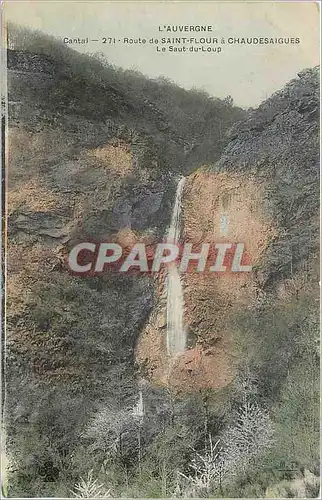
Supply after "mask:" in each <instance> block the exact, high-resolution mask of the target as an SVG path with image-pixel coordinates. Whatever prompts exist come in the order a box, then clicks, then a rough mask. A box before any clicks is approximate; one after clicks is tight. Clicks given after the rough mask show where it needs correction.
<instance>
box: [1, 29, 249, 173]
mask: <svg viewBox="0 0 322 500" xmlns="http://www.w3.org/2000/svg"><path fill="white" fill-rule="evenodd" d="M8 46H9V50H8V69H9V70H11V72H15V71H19V73H20V79H21V87H20V88H19V85H18V84H16V85H15V89H14V91H15V92H14V93H15V95H14V96H13V99H14V100H15V101H17V100H20V99H24V100H26V97H27V98H28V100H29V102H34V103H35V104H36V105H37V106H41V107H42V108H44V109H46V110H47V111H49V110H51V111H52V112H54V113H55V115H57V113H60V114H63V113H64V114H66V113H72V114H73V115H77V116H82V117H85V118H87V119H89V120H95V121H105V120H106V119H108V118H113V119H116V120H120V121H122V123H123V125H126V126H128V127H134V128H135V129H139V130H143V131H145V132H147V133H151V134H154V135H156V134H159V135H163V136H165V135H166V136H167V140H169V139H170V140H173V141H175V142H176V143H177V144H178V145H179V146H180V147H182V149H183V153H184V159H185V163H187V164H188V165H189V166H190V168H191V166H192V165H194V164H195V162H196V160H197V161H199V162H201V163H202V162H205V163H206V162H208V161H210V160H213V159H218V158H219V156H220V153H221V151H222V148H223V145H224V142H225V131H226V130H227V129H228V128H229V127H230V126H231V125H232V124H233V123H234V122H235V121H236V120H239V119H241V118H242V117H244V115H245V111H244V110H242V109H241V108H239V107H237V106H234V105H233V103H232V99H231V98H230V97H227V98H226V99H218V98H215V97H212V96H210V95H208V94H207V93H206V92H204V91H203V90H197V89H192V90H185V89H183V88H181V87H179V86H178V85H176V84H175V83H174V82H172V81H170V80H168V79H167V78H165V77H162V76H161V77H159V78H156V79H150V78H147V77H145V76H144V75H142V74H141V73H139V72H138V71H134V70H123V69H122V68H119V67H116V66H113V65H111V64H109V62H108V61H107V59H106V58H105V57H104V56H103V54H98V53H97V54H91V55H86V54H80V53H78V52H76V51H75V50H72V49H70V48H69V47H68V46H66V44H64V43H63V42H62V41H60V40H58V39H56V38H54V37H51V36H48V35H45V34H43V33H41V32H38V31H31V30H29V29H27V28H23V27H18V26H15V25H12V24H9V26H8ZM12 49H13V50H12ZM22 72H25V73H29V74H30V73H33V75H32V78H29V79H28V81H27V82H24V78H22V76H21V73H22ZM31 80H33V81H34V82H33V81H31ZM23 82H24V83H27V85H25V84H23ZM36 82H37V85H35V83H36ZM9 98H10V97H9ZM24 116H25V119H26V116H27V114H26V113H24ZM181 163H182V162H181Z"/></svg>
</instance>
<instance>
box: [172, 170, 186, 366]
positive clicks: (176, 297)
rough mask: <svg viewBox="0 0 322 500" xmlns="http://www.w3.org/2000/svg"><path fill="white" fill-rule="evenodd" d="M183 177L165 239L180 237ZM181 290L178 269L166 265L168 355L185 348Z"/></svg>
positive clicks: (175, 239)
mask: <svg viewBox="0 0 322 500" xmlns="http://www.w3.org/2000/svg"><path fill="white" fill-rule="evenodd" d="M184 183H185V178H184V177H182V178H181V179H180V181H179V182H178V186H177V192H176V198H175V203H174V207H173V212H172V217H171V224H170V227H169V230H168V235H167V241H168V242H169V243H177V242H178V241H179V237H180V222H181V217H180V216H181V198H182V192H183V186H184ZM183 309H184V302H183V290H182V284H181V279H180V275H179V271H178V269H177V266H176V264H175V263H172V264H170V265H169V267H168V274H167V352H168V355H169V356H171V357H172V356H176V355H177V354H180V353H182V352H183V351H184V350H185V348H186V333H185V331H184V326H183Z"/></svg>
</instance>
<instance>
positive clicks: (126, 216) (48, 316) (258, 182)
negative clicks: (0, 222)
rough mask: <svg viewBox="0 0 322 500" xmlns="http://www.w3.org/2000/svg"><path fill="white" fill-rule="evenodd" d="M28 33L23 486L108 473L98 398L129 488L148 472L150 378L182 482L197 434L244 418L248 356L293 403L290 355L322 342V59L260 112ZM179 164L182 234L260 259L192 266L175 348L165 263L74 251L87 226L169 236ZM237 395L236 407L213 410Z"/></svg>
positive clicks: (15, 246)
mask: <svg viewBox="0 0 322 500" xmlns="http://www.w3.org/2000/svg"><path fill="white" fill-rule="evenodd" d="M28 36H29V38H28ZM28 36H27V37H26V36H25V35H24V37H23V43H22V42H21V40H20V42H19V43H17V46H16V47H15V50H10V51H9V52H8V79H9V158H8V162H9V175H8V279H7V311H8V313H7V322H8V328H7V339H6V341H7V368H6V374H7V398H6V411H7V442H8V450H9V455H10V454H11V456H14V457H15V472H14V473H13V474H12V477H13V480H12V484H13V486H12V490H11V491H12V495H11V496H13V495H14V496H22V495H29V496H39V495H41V496H60V497H62V496H66V494H67V493H68V494H69V493H70V488H71V486H72V485H73V484H74V483H75V481H76V480H78V479H79V476H80V475H84V474H86V473H87V472H88V464H87V458H84V457H89V460H90V463H91V464H92V463H93V464H94V465H93V467H96V468H97V470H101V469H102V467H103V466H102V463H103V464H106V456H107V455H106V448H104V446H105V444H106V443H105V441H104V446H103V448H102V449H100V448H95V446H96V444H97V443H96V444H95V445H94V444H93V442H90V441H86V439H89V438H88V434H86V432H85V431H86V429H87V430H88V428H90V430H91V432H92V431H93V429H94V431H95V432H96V431H97V429H98V431H97V432H98V434H99V432H101V431H100V429H99V426H100V415H101V413H100V412H99V411H100V409H101V408H102V407H103V408H105V410H104V411H105V414H106V413H108V418H109V420H108V422H109V424H108V425H109V427H108V429H107V431H106V432H105V430H104V429H105V427H104V428H103V430H104V433H103V434H104V436H103V437H104V439H105V438H106V435H108V436H110V435H111V436H114V435H116V436H117V437H116V441H117V442H118V444H116V445H115V450H116V451H115V450H114V451H115V456H114V455H113V457H114V458H112V459H111V460H112V465H113V467H115V469H116V470H117V471H118V473H119V474H120V476H119V477H121V478H122V479H121V480H120V479H116V480H115V484H116V486H117V482H118V481H119V483H120V482H121V483H122V484H125V481H128V478H129V474H128V471H129V470H130V471H132V472H133V471H134V472H133V474H134V475H133V477H135V473H136V472H135V470H136V469H135V467H136V465H137V464H136V462H137V455H136V444H134V441H135V443H136V439H137V428H136V427H135V428H134V427H133V428H132V427H130V424H129V421H128V420H127V418H128V417H127V415H128V414H127V412H128V411H129V409H130V410H131V408H132V407H133V406H134V405H135V404H136V403H137V396H138V391H139V389H140V387H141V388H142V383H140V379H141V382H142V378H144V379H145V381H146V386H145V393H144V398H145V399H144V405H145V411H146V412H147V418H146V420H145V422H144V425H146V427H144V428H143V431H142V440H141V441H140V446H142V450H143V451H144V453H145V454H146V455H145V457H147V458H146V460H147V462H149V460H151V463H154V462H153V460H154V461H155V463H157V464H158V467H159V468H160V470H161V469H162V470H164V469H163V468H162V467H165V465H164V464H165V462H164V458H163V457H164V455H163V454H162V453H165V455H166V463H168V459H169V466H168V467H169V468H170V469H171V470H170V472H169V477H170V476H171V474H173V471H174V470H177V468H178V467H181V466H182V467H184V466H186V465H187V460H188V459H186V456H187V449H188V448H189V449H192V445H193V446H194V447H196V449H200V443H201V442H203V443H204V442H205V439H206V440H207V439H208V431H211V432H213V433H214V435H217V434H216V433H218V432H221V431H222V428H223V427H224V426H225V425H229V424H230V423H231V422H230V418H231V408H232V407H239V406H240V405H241V404H242V402H243V401H244V399H242V398H244V396H245V394H246V392H245V391H246V389H244V388H243V389H242V390H243V391H244V392H242V396H241V395H240V394H241V392H240V389H239V388H238V387H239V386H238V383H239V381H240V379H241V378H242V376H243V373H244V371H243V370H244V368H245V366H246V367H247V370H248V372H250V373H251V377H250V379H251V380H256V384H257V386H256V387H258V388H257V389H256V391H258V394H260V396H258V399H260V398H262V399H263V400H264V401H265V402H267V404H270V405H271V406H272V407H273V405H275V404H276V401H277V400H278V398H279V397H280V398H281V401H282V402H280V403H279V404H280V407H281V408H282V409H283V408H284V407H283V404H284V401H285V398H286V396H287V390H288V387H289V386H287V384H288V383H289V382H288V381H289V377H292V376H294V377H295V376H296V373H295V375H294V373H293V372H294V370H293V367H294V366H296V367H297V366H300V367H302V368H303V367H304V368H305V367H306V366H310V367H313V366H315V365H314V363H315V358H314V359H313V357H312V356H313V355H314V352H315V351H314V346H313V347H312V345H313V344H314V341H313V340H312V339H311V337H310V336H309V335H306V334H305V335H304V334H303V331H304V330H305V331H309V332H310V331H311V330H310V328H311V324H313V323H314V320H313V319H312V318H313V316H314V314H316V302H315V301H316V298H315V295H314V290H315V287H316V281H315V280H316V271H315V267H314V266H315V264H314V262H315V261H314V258H315V257H316V252H317V221H318V215H317V209H318V190H317V188H316V183H317V181H318V166H319V161H318V150H319V146H318V144H319V135H318V74H317V70H316V69H313V70H306V71H304V72H302V73H300V75H299V78H297V79H295V80H293V81H292V82H290V83H289V84H288V85H286V87H285V88H284V89H283V90H282V91H280V92H278V93H276V94H275V95H273V96H272V97H271V98H270V99H268V100H267V101H266V102H264V103H263V104H262V105H261V106H260V107H259V108H258V109H256V110H253V111H250V112H248V113H247V115H246V116H245V113H244V112H242V111H241V110H240V109H238V108H236V107H234V106H232V104H231V103H229V102H225V101H221V100H217V99H212V98H210V97H209V96H205V95H204V94H202V93H196V92H186V91H184V90H182V89H180V88H178V87H176V86H175V85H173V84H171V83H169V82H165V81H149V80H147V79H145V78H144V77H143V76H142V75H137V74H131V72H122V71H120V70H115V69H113V68H111V67H109V66H108V65H107V64H106V62H104V63H102V62H100V61H98V60H97V59H93V58H89V57H86V56H81V55H80V54H76V53H75V52H73V51H71V50H70V49H67V48H66V47H62V46H61V45H59V44H57V42H56V41H53V40H51V39H47V38H46V37H42V36H40V35H38V34H36V35H32V36H31V37H30V35H28ZM39 37H40V38H39ZM18 38H19V37H18ZM235 122H237V123H236V124H235V125H234V126H233V127H232V128H231V126H232V125H233V123H235ZM230 128H231V130H230V132H229V135H228V137H226V135H225V134H226V131H227V130H228V129H230ZM179 174H185V175H186V176H187V180H186V183H185V188H184V193H183V207H182V208H183V212H182V217H183V220H182V239H183V241H185V242H191V243H193V244H196V245H198V244H200V243H201V242H209V243H219V242H225V241H229V242H232V243H235V242H236V243H237V242H242V243H244V244H245V248H246V252H247V258H248V259H249V260H250V262H251V264H252V265H253V272H252V273H245V274H242V273H240V274H238V275H236V274H235V275H233V274H232V273H229V272H227V273H223V274H222V275H221V276H219V275H214V274H212V275H207V274H206V273H205V274H203V273H197V272H195V271H194V270H192V272H190V273H187V274H186V275H185V276H184V277H183V279H182V283H183V293H184V301H185V311H184V323H185V328H186V331H187V336H188V345H187V349H186V351H185V352H184V353H183V354H181V355H179V356H178V357H177V358H176V359H175V360H174V361H173V362H171V363H170V362H169V360H168V358H167V355H166V345H165V329H166V310H165V308H166V296H165V293H166V290H165V276H164V275H163V274H162V273H161V274H160V275H159V276H157V277H151V276H137V275H126V276H120V274H113V273H109V274H107V275H105V276H100V277H75V276H71V275H70V274H69V273H68V272H67V270H66V266H65V256H66V254H67V253H68V252H69V250H70V249H71V247H72V246H73V245H74V244H75V243H77V242H79V241H84V240H98V241H102V240H109V239H113V240H116V241H119V242H120V243H122V244H123V245H125V246H126V245H130V244H131V243H132V242H134V241H138V240H140V241H142V240H143V241H159V240H160V239H161V238H163V237H164V235H165V234H166V230H167V227H168V225H169V222H170V216H171V210H172V205H173V200H174V194H175V187H176V182H177V178H178V175H179ZM303 308H305V311H307V314H305V318H303ZM304 345H305V349H306V348H307V350H308V351H309V355H310V356H311V357H309V358H305V356H306V354H305V353H306V351H305V349H304V347H303V346H304ZM302 347H303V349H304V350H303V349H302ZM301 349H302V351H301ZM304 351H305V352H304ZM303 352H304V354H305V355H304V354H303ZM312 353H313V354H312ZM302 355H303V356H302ZM301 356H302V357H301ZM302 359H305V363H306V364H305V365H304V364H301V362H302ZM308 360H309V361H308ZM312 360H313V361H312ZM309 363H311V364H309ZM302 368H301V370H302ZM304 368H303V371H305V373H309V374H310V373H311V372H310V371H309V370H306V368H305V370H304ZM292 370H293V371H292ZM248 372H247V373H248ZM301 376H302V375H301ZM290 380H291V382H290V387H293V385H294V384H293V385H292V378H291V379H290ZM236 381H237V382H236ZM310 383H311V382H310ZM159 386H161V389H158V387H159ZM164 387H165V388H166V390H163V389H162V388H164ZM224 387H226V388H228V391H227V392H220V389H222V388H224ZM310 387H311V386H310ZM213 389H216V391H213V392H212V390H213ZM229 390H230V391H231V392H230V393H229V394H230V395H231V401H232V402H231V401H229V403H227V405H228V406H227V407H226V406H225V404H226V403H225V401H224V399H225V398H224V397H223V401H224V403H223V408H224V409H225V408H226V409H227V408H228V409H227V412H226V413H225V414H224V410H223V409H222V408H220V411H217V409H218V405H219V406H220V405H221V403H220V401H221V399H220V397H221V396H222V394H224V395H226V396H227V394H228V392H229ZM283 390H284V393H283ZM238 391H239V392H238ZM191 393H193V395H192V396H191ZM236 394H237V396H236ZM280 394H281V396H280ZM285 394H286V396H285ZM310 394H311V393H310ZM199 395H201V396H200V397H201V398H202V399H201V400H200V401H199V400H198V397H199ZM217 396H218V398H219V399H216V398H217ZM226 396H225V397H226ZM252 397H253V395H252ZM254 397H257V393H256V394H255V396H254ZM194 398H195V399H194ZM234 398H235V399H234ZM238 398H239V399H238ZM283 398H284V399H283ZM299 400H301V398H299ZM218 401H219V404H218ZM301 401H302V400H301ZM212 403H213V407H211V404H212ZM176 405H177V406H176ZM302 406H306V405H302ZM182 407H185V408H186V410H185V411H183V410H182ZM280 407H279V406H277V407H275V406H274V412H275V413H276V414H277V425H280V426H281V427H282V425H283V422H284V421H285V415H288V413H287V411H285V414H283V412H281V414H280V417H278V412H279V411H280ZM214 408H215V409H214ZM276 408H277V409H276ZM310 408H311V407H310ZM106 409H107V410H106ZM225 411H226V410H225ZM299 411H300V410H299ZM310 411H311V410H310ZM195 414H196V415H195ZM201 414H202V421H201V418H200V415H201ZM93 415H94V417H93ZM131 415H132V413H131ZM97 416H98V417H97ZM96 417H97V418H98V421H97V422H98V423H97V422H96V420H95V418H96ZM92 418H94V420H95V422H96V423H95V422H94V424H95V425H96V427H95V425H94V424H93V422H92V420H91V419H92ZM278 418H280V422H278ZM310 418H311V414H310ZM131 422H132V421H131ZM303 422H304V424H305V422H306V421H305V419H303ZM104 425H105V424H104ZM131 425H132V424H131ZM305 425H306V424H305ZM309 425H310V426H311V427H314V422H313V423H312V421H311V420H310V422H309ZM113 426H114V427H113ZM127 426H129V427H127ZM176 426H177V427H176ZM311 427H310V428H311ZM161 428H162V433H160V432H159V431H160V429H161ZM299 428H300V426H299ZM111 429H112V430H111ZM133 429H134V430H133ZM185 429H186V430H187V435H188V438H187V436H185V437H184V440H185V443H186V445H185V447H181V446H182V445H181V444H180V443H181V440H182V432H183V431H184V430H185ZM282 429H283V427H282ZM94 431H93V432H94ZM123 431H124V432H123ZM95 432H94V434H95ZM175 432H178V436H179V437H178V439H177V440H176V439H173V436H176V434H175ZM184 432H186V431H184ZM283 432H284V434H285V429H284V431H283ZM283 432H281V434H283ZM123 434H124V436H125V437H124V441H122V438H121V437H122V436H123ZM161 434H162V435H161ZM84 436H85V437H84ZM86 436H87V437H86ZM140 439H141V437H140ZM281 439H282V438H281ZM163 440H164V441H163ZM305 440H306V434H305ZM116 441H115V442H116ZM291 441H292V443H293V441H294V440H293V436H290V442H291ZM89 443H90V445H89ZM164 443H165V444H164ZM178 443H179V444H178ZM113 446H114V445H113ZM198 446H199V448H198ZM292 446H293V444H292ZM308 447H309V448H310V450H309V452H308V454H307V456H309V459H307V463H313V459H312V456H313V452H312V449H313V448H312V446H311V444H310V445H308ZM285 448H287V450H288V449H291V445H289V443H287V444H286V445H285ZM108 449H109V450H110V448H108ZM163 449H165V452H164V451H162V450H163ZM93 450H94V452H93ZM102 450H103V451H102ZM142 450H141V449H140V450H139V452H140V455H139V456H140V460H141V458H142V456H141V451H142ZM160 450H161V451H160ZM292 450H293V451H292V453H293V452H294V446H293V448H292ZM114 451H113V453H114ZM172 451H173V455H171V457H170V458H169V453H170V452H171V453H172ZM171 453H170V454H171ZM276 453H277V454H278V452H276ZM310 453H311V455H310ZM301 455H302V450H301V451H300V452H299V453H298V456H301ZM305 456H306V455H305ZM93 457H94V458H93ZM151 457H152V458H151ZM160 457H161V458H160ZM178 457H179V458H178ZM113 460H114V461H113ZM185 460H186V461H185ZM85 462H86V463H85ZM307 463H305V464H304V466H305V467H307ZM104 467H105V465H104ZM146 467H147V470H149V468H148V467H149V464H148V465H147V466H146ZM150 467H151V466H150ZM173 467H175V468H176V469H174V468H173ZM276 467H280V463H279V462H278V465H276ZM117 468H119V469H117ZM139 469H140V470H139V480H140V481H141V483H142V476H141V472H142V470H141V463H140V466H139ZM172 469H173V470H172ZM113 470H114V469H113ZM124 470H125V471H126V477H125V475H123V476H122V474H124ZM155 470H156V466H155V468H154V469H153V474H151V476H153V477H154V474H155ZM187 470H188V469H186V471H187ZM187 474H188V472H187ZM171 477H172V476H171ZM62 478H63V479H62ZM114 479H115V478H114ZM163 479H164V478H163V477H162V481H163ZM104 480H105V479H104ZM59 481H61V482H63V483H64V485H63V487H62V490H59V491H58V489H59V488H58V486H57V487H56V483H57V484H58V483H59ZM59 484H61V483H59ZM162 484H163V483H162ZM66 485H67V486H66ZM117 487H119V486H117ZM122 487H123V486H122ZM57 488H58V489H57ZM117 491H121V490H120V489H119V490H117ZM140 491H141V490H140ZM57 492H58V493H57ZM66 492H67V493H66ZM145 494H146V492H144V495H145ZM127 496H131V495H129V494H128V492H127ZM138 496H142V495H139V494H138ZM230 496H234V495H230Z"/></svg>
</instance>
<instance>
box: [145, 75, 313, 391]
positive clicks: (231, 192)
mask: <svg viewBox="0 0 322 500" xmlns="http://www.w3.org/2000/svg"><path fill="white" fill-rule="evenodd" d="M318 78H319V76H318V70H317V69H314V70H307V71H303V72H302V73H300V74H299V77H298V78H297V79H295V80H293V81H291V82H290V83H289V84H288V85H287V86H286V87H285V89H283V90H282V91H280V92H278V93H276V94H275V95H274V96H272V97H271V98H270V99H268V101H266V102H264V103H263V104H262V105H261V106H260V107H259V108H258V109H257V110H254V111H252V112H250V113H249V115H248V117H247V119H246V120H245V121H244V122H240V123H238V124H237V125H235V126H233V127H232V129H231V130H230V131H229V137H230V142H229V143H228V145H227V147H226V148H225V150H224V151H223V154H222V157H221V159H220V160H219V161H218V162H217V163H215V164H214V165H209V166H204V167H203V168H202V169H200V170H199V171H198V172H196V173H194V174H191V175H190V176H189V177H188V179H187V182H186V185H185V191H184V203H183V219H184V222H183V241H184V242H189V243H192V244H193V245H194V247H195V248H198V245H199V244H200V243H202V242H207V243H212V244H214V243H221V242H222V243H224V242H229V243H237V242H242V243H244V245H245V251H246V255H247V258H248V259H249V260H250V262H251V264H252V266H253V272H252V273H231V272H227V273H215V274H212V273H204V274H202V273H199V272H197V271H196V268H195V269H194V270H193V272H191V273H187V274H185V275H184V277H183V285H184V300H185V328H186V330H187V331H188V333H189V336H190V338H191V339H192V340H191V342H190V346H189V349H188V350H187V351H186V352H185V353H184V354H182V355H181V356H179V358H178V359H177V360H176V362H175V364H174V365H171V367H170V368H169V360H168V359H167V356H166V349H165V343H164V337H165V336H164V329H165V326H166V325H165V300H164V297H163V296H162V294H161V299H160V302H159V309H158V311H156V312H155V313H154V317H153V318H152V321H151V324H150V325H149V327H148V329H147V330H146V331H145V332H144V333H143V334H142V336H141V342H140V343H139V346H138V359H139V361H140V363H141V364H142V366H143V367H144V370H146V372H147V373H148V374H149V376H150V377H151V378H152V380H154V381H155V382H156V383H161V384H166V385H167V384H168V385H169V384H170V386H172V387H176V388H177V389H179V390H184V391H195V390H199V389H205V388H218V387H223V386H225V385H227V384H229V382H231V381H232V380H233V378H234V376H235V374H236V370H235V369H236V366H238V364H240V363H241V362H242V360H241V359H240V352H239V347H238V341H236V335H235V340H234V335H233V331H234V330H235V329H236V326H233V325H232V321H231V319H232V317H235V316H236V315H238V314H242V313H243V311H248V313H250V314H254V316H255V315H256V314H258V312H259V311H260V310H261V308H262V307H265V303H267V301H270V300H271V299H272V296H274V294H275V293H276V290H277V289H280V287H281V286H283V281H284V280H285V279H286V278H288V279H289V278H290V277H292V279H294V277H295V276H296V278H295V279H297V280H299V282H301V281H302V280H303V275H305V278H304V279H305V280H308V281H310V279H312V280H314V279H315V271H314V267H315V265H316V249H317V246H316V245H317V241H318V237H317V235H318V225H317V224H318V215H317V214H318V204H319V202H318V189H317V183H318V176H319V156H318V151H319V148H318V141H319V130H318V129H319V124H318V120H319V113H318V110H319V101H318V99H319V94H318V91H319V85H318ZM304 200H305V201H304ZM299 276H301V277H299ZM299 286H300V285H299ZM162 291H163V295H164V293H165V292H164V289H163V288H162ZM162 297H163V298H162ZM252 311H253V313H252ZM236 342H237V343H236Z"/></svg>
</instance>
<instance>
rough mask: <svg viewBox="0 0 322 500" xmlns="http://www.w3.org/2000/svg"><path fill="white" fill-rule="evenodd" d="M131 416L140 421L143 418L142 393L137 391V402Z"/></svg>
mask: <svg viewBox="0 0 322 500" xmlns="http://www.w3.org/2000/svg"><path fill="white" fill-rule="evenodd" d="M132 414H133V415H134V416H135V417H138V418H140V419H142V418H143V417H144V403H143V394H142V391H139V401H138V402H137V404H136V405H135V406H134V408H133V412H132Z"/></svg>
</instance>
